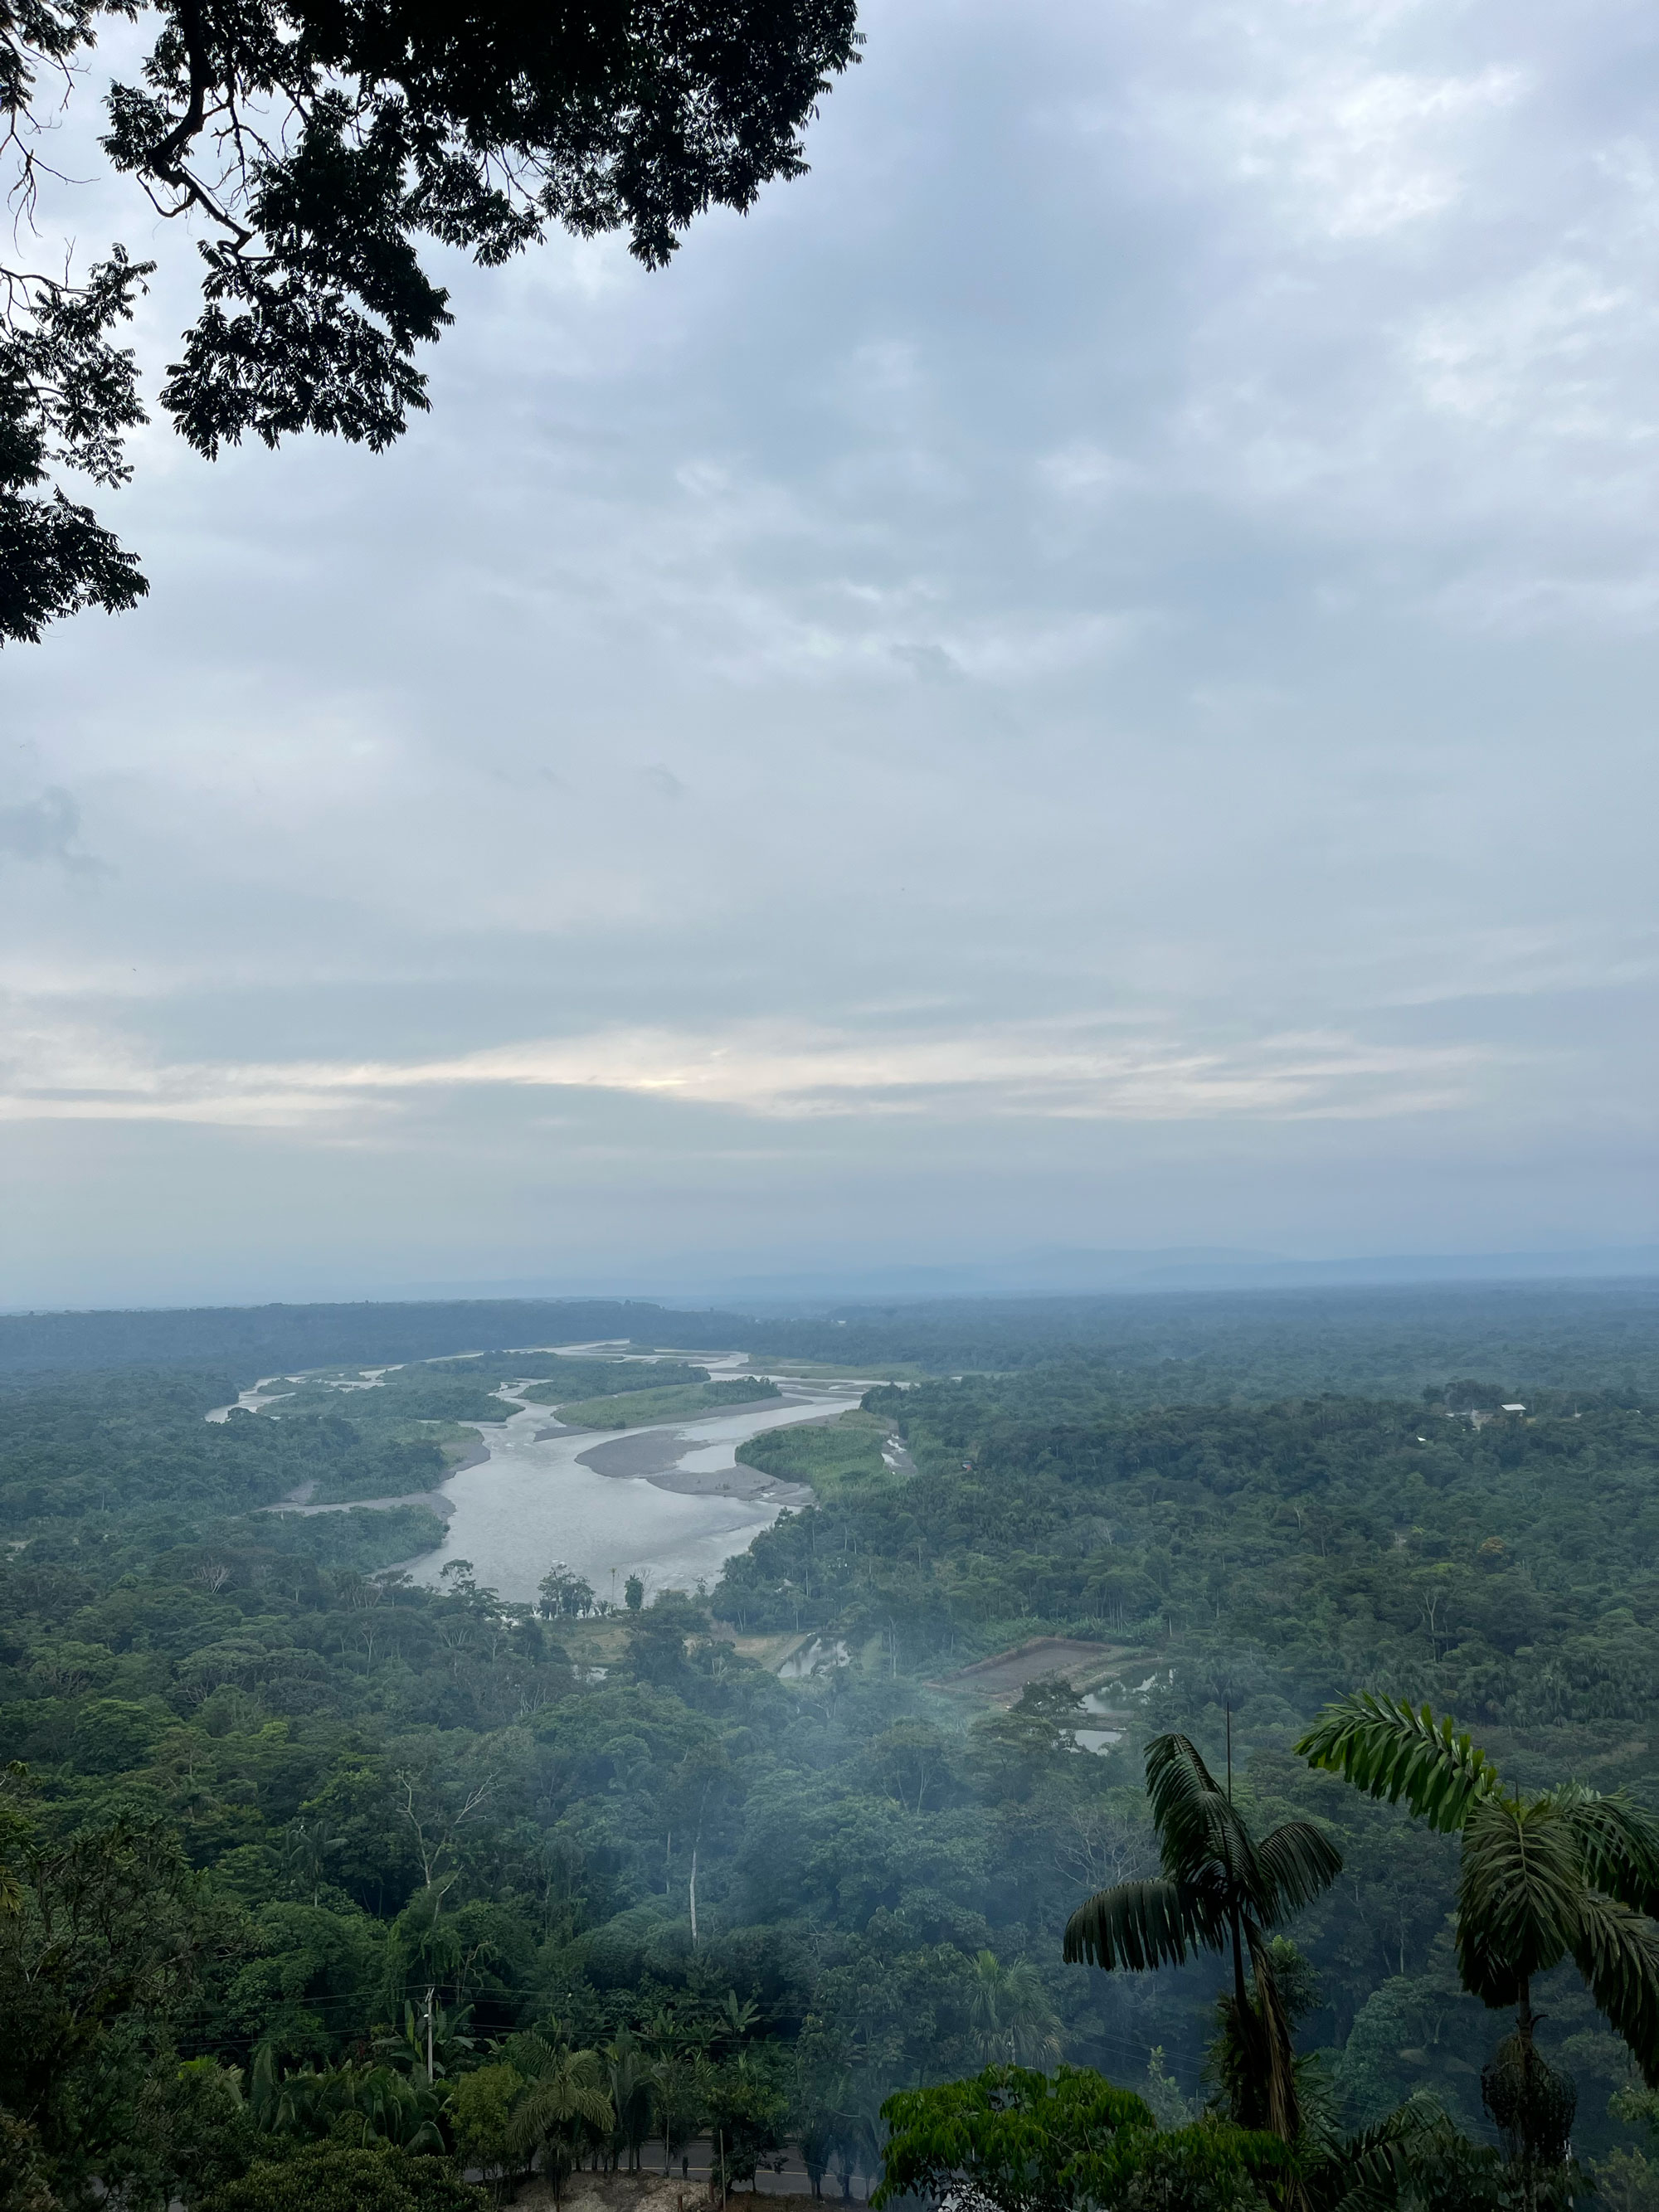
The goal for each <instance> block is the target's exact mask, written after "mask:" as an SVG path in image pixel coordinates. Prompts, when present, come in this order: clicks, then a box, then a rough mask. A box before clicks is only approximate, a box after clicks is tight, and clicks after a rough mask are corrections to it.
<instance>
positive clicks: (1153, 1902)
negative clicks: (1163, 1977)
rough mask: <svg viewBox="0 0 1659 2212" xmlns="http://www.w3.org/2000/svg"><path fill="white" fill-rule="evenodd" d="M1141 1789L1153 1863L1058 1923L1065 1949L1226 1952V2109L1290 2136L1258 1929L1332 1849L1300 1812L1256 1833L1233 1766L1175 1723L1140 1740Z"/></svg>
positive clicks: (1274, 1924) (1084, 1954)
mask: <svg viewBox="0 0 1659 2212" xmlns="http://www.w3.org/2000/svg"><path fill="white" fill-rule="evenodd" d="M1146 1794H1147V1796H1148V1797H1149V1798H1150V1799H1151V1801H1152V1825H1153V1826H1154V1827H1156V1829H1157V1830H1158V1848H1159V1857H1160V1859H1161V1860H1162V1863H1163V1869H1164V1871H1163V1874H1162V1875H1161V1876H1160V1877H1159V1878H1158V1880H1157V1881H1121V1882H1117V1883H1115V1885H1114V1886H1113V1887H1111V1888H1110V1889H1102V1890H1097V1891H1096V1893H1095V1894H1094V1895H1093V1896H1092V1897H1091V1898H1089V1899H1087V1900H1086V1901H1085V1903H1084V1904H1082V1905H1079V1907H1078V1909H1077V1911H1075V1912H1074V1913H1073V1915H1072V1917H1071V1918H1070V1919H1069V1920H1068V1921H1067V1922H1066V1959H1067V1960H1079V1959H1086V1960H1091V1961H1092V1962H1093V1963H1094V1964H1095V1965H1097V1966H1105V1967H1108V1968H1110V1967H1116V1966H1127V1968H1129V1970H1130V1971H1131V1972H1135V1973H1139V1972H1144V1971H1145V1970H1146V1968H1147V1967H1149V1966H1179V1965H1182V1964H1183V1963H1184V1962H1185V1960H1186V1959H1187V1957H1188V1954H1189V1953H1191V1952H1194V1951H1215V1952H1219V1953H1221V1954H1224V1955H1227V1956H1230V1957H1231V1961H1232V1970H1233V1989H1232V1996H1231V1999H1230V2000H1225V2001H1224V2002H1226V2003H1227V2004H1228V2007H1229V2014H1230V2017H1229V2019H1228V2021H1227V2027H1228V2030H1229V2032H1230V2035H1231V2040H1232V2042H1233V2044H1234V2045H1235V2047H1236V2053H1237V2063H1236V2065H1235V2067H1234V2068H1233V2069H1232V2071H1233V2072H1234V2075H1235V2078H1236V2081H1237V2085H1238V2087H1237V2098H1236V2100H1235V2101H1236V2104H1237V2109H1236V2110H1235V2112H1234V2114H1233V2117H1234V2118H1235V2119H1236V2120H1237V2122H1238V2124H1240V2125H1241V2126H1243V2127H1249V2128H1267V2129H1269V2130H1271V2131H1272V2132H1273V2134H1274V2135H1277V2136H1282V2137H1283V2139H1284V2140H1285V2142H1294V2140H1295V2139H1296V2137H1297V2135H1298V2134H1299V2133H1300V2132H1301V2125H1302V2120H1301V2112H1300V2110H1299V2108H1298V2106H1297V2091H1296V2071H1295V2053H1294V2050H1293V2047H1292V2044H1291V2026H1290V2021H1289V2019H1288V2017H1287V2015H1286V2013H1285V2006H1284V2003H1283V2002H1282V2000H1281V1997H1280V1995H1279V1981H1278V1977H1277V1974H1276V1972H1275V1970H1274V1964H1273V1948H1272V1945H1271V1943H1270V1942H1269V1941H1268V1936H1269V1931H1270V1930H1271V1929H1274V1928H1278V1927H1282V1926H1283V1925H1284V1923H1285V1921H1287V1920H1289V1919H1290V1918H1291V1916H1292V1914H1294V1913H1297V1912H1299V1911H1301V1910H1302V1908H1303V1907H1304V1905H1310V1904H1311V1903H1312V1902H1313V1900H1314V1899H1315V1898H1316V1897H1318V1896H1320V1895H1321V1894H1322V1892H1324V1891H1325V1890H1327V1889H1328V1888H1329V1887H1330V1886H1331V1884H1332V1882H1334V1881H1335V1879H1336V1877H1337V1875H1339V1874H1340V1872H1341V1870H1342V1860H1341V1857H1340V1854H1339V1853H1338V1852H1337V1851H1336V1850H1334V1848H1333V1847H1332V1845H1331V1844H1329V1843H1328V1842H1327V1841H1326V1839H1325V1838H1324V1837H1323V1836H1322V1834H1321V1833H1320V1832H1319V1830H1318V1829H1317V1828H1316V1827H1315V1826H1313V1825H1312V1824H1311V1822H1310V1821H1307V1820H1284V1821H1281V1822H1280V1823H1279V1826H1278V1827H1276V1828H1274V1829H1273V1830H1271V1831H1270V1832H1269V1833H1268V1834H1267V1835H1265V1836H1263V1837H1262V1838H1261V1841H1260V1842H1259V1843H1258V1842H1257V1841H1256V1839H1255V1838H1254V1837H1253V1836H1252V1835H1251V1833H1250V1832H1249V1828H1248V1827H1247V1826H1245V1823H1244V1820H1243V1816H1242V1815H1241V1814H1240V1813H1239V1810H1238V1808H1237V1806H1236V1805H1235V1804H1234V1802H1233V1796H1232V1788H1231V1776H1230V1778H1229V1781H1228V1784H1226V1786H1225V1787H1224V1786H1223V1785H1222V1784H1219V1783H1218V1782H1217V1781H1216V1780H1215V1779H1214V1778H1213V1777H1212V1774H1211V1773H1210V1771H1209V1769H1208V1768H1207V1767H1206V1765H1205V1764H1204V1761H1203V1760H1202V1759H1200V1756H1199V1754H1198V1752H1197V1749H1196V1748H1195V1747H1194V1745H1193V1744H1192V1743H1191V1742H1189V1741H1188V1739H1187V1737H1185V1736H1184V1735H1159V1736H1154V1737H1153V1738H1152V1741H1151V1742H1150V1743H1149V1744H1148V1745H1147V1747H1146ZM1246 1954H1248V1955H1249V1962H1250V1979H1251V1982H1252V1983H1253V1984H1254V1985H1255V1998H1254V2001H1252V1998H1251V1996H1250V1990H1249V1986H1247V1984H1246V1982H1245V1978H1244V1960H1245V1957H1246Z"/></svg>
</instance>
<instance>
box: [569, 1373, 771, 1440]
mask: <svg viewBox="0 0 1659 2212" xmlns="http://www.w3.org/2000/svg"><path fill="white" fill-rule="evenodd" d="M782 1395H783V1393H782V1391H781V1390H780V1389H779V1388H778V1386H777V1384H776V1383H774V1382H773V1381H772V1379H771V1378H770V1376H766V1375H757V1376H755V1377H754V1379H753V1380H752V1382H743V1383H689V1384H688V1385H686V1387H685V1388H684V1389H679V1390H630V1391H629V1393H628V1394H627V1395H626V1396H625V1397H620V1398H617V1397H611V1398H578V1399H577V1400H575V1401H574V1403H572V1404H569V1405H561V1406H560V1407H557V1408H556V1411H557V1413H558V1416H559V1419H561V1420H562V1421H566V1422H568V1424H569V1425H570V1426H571V1427H572V1428H576V1429H644V1428H652V1427H654V1426H656V1425H658V1424H659V1423H660V1422H664V1421H693V1420H696V1418H697V1416H698V1415H699V1414H700V1413H718V1412H719V1411H720V1408H721V1407H723V1406H750V1405H753V1404H754V1402H755V1401H756V1400H757V1398H781V1397H782Z"/></svg>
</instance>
